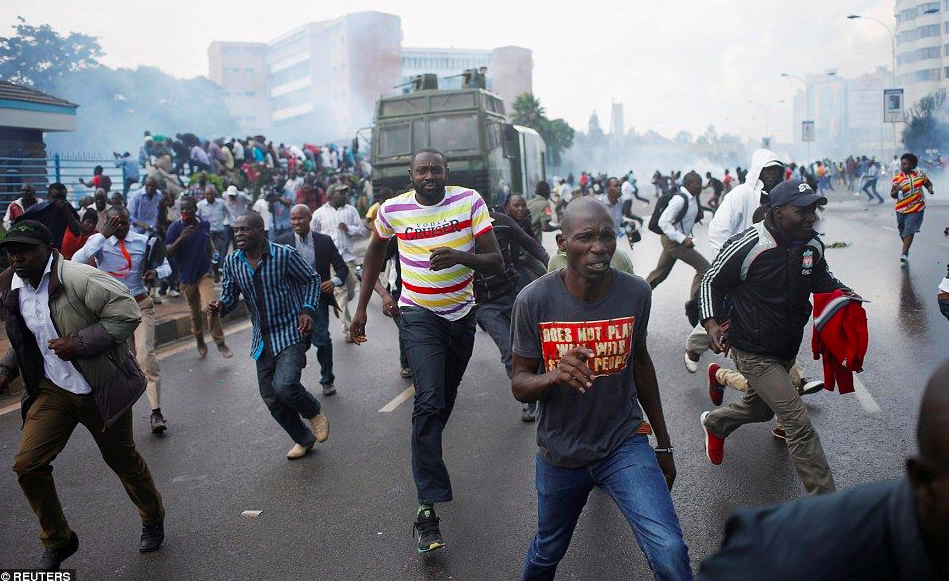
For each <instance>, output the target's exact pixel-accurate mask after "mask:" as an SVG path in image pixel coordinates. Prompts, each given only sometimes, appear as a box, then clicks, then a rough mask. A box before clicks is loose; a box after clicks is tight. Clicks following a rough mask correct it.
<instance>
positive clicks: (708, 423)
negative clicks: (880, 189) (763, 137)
mask: <svg viewBox="0 0 949 581" xmlns="http://www.w3.org/2000/svg"><path fill="white" fill-rule="evenodd" d="M826 203H827V199H826V198H824V197H823V196H821V195H819V194H815V193H814V190H812V189H811V187H810V186H809V185H808V184H807V183H805V182H802V181H800V180H787V181H785V182H782V183H780V184H778V185H777V186H775V187H774V188H773V189H772V190H771V192H770V196H769V201H768V208H769V209H768V214H767V216H766V217H765V219H764V221H762V222H760V223H758V224H756V225H755V226H753V227H751V228H749V229H747V230H745V231H744V232H742V233H741V234H739V235H737V236H734V237H733V238H731V239H730V240H729V241H728V242H727V243H726V244H725V246H724V247H723V248H722V251H721V252H720V253H719V254H718V257H717V258H716V259H715V262H714V263H713V264H712V266H711V267H710V268H709V270H708V272H707V273H706V275H705V277H704V278H703V279H702V286H701V289H700V293H699V305H700V309H701V320H702V324H703V325H704V326H705V329H706V331H707V332H708V336H709V341H710V342H711V345H712V350H713V351H715V352H716V353H727V352H728V351H729V350H731V352H732V359H734V360H735V365H736V366H737V368H738V371H739V372H740V373H741V374H742V375H744V376H745V378H746V379H747V380H748V390H747V391H746V392H745V394H744V395H743V396H742V398H741V400H740V401H738V402H736V403H733V404H731V405H729V406H728V407H723V408H718V409H716V410H715V411H712V412H705V413H703V414H702V417H701V424H702V428H703V429H704V430H705V449H706V454H707V455H708V458H709V461H711V462H712V463H713V464H721V462H722V459H723V456H724V444H725V438H726V437H728V435H729V434H730V433H731V432H733V431H735V430H736V429H738V428H739V427H741V426H742V425H743V424H747V423H752V422H765V421H768V420H770V419H771V418H772V417H774V416H775V415H777V416H778V420H779V421H780V423H781V425H782V427H783V428H784V430H785V431H786V433H787V446H788V453H789V455H790V457H791V463H792V464H793V465H794V468H795V469H796V470H797V473H798V476H799V477H800V478H801V481H802V482H803V483H804V487H805V488H806V489H807V492H808V494H819V493H826V492H833V491H834V490H836V487H835V485H834V478H833V475H832V474H831V471H830V466H828V464H827V458H826V457H825V456H824V449H823V447H822V446H821V443H820V437H818V435H817V432H816V431H815V430H814V427H813V425H811V420H810V418H809V417H808V414H807V409H806V408H805V407H804V402H803V401H802V400H801V396H800V395H799V393H798V391H797V389H796V388H795V387H794V385H793V384H792V382H791V378H790V376H789V375H788V372H789V371H790V369H791V366H792V365H793V364H794V359H795V357H796V355H797V352H798V349H799V348H800V345H801V338H802V337H803V334H804V326H805V325H806V324H807V322H808V320H809V319H810V313H811V304H810V302H809V298H810V295H811V293H826V292H831V291H834V290H837V289H843V290H845V291H847V292H848V293H852V291H850V289H848V288H847V287H846V286H844V285H843V284H842V283H841V282H840V281H838V280H837V279H836V278H834V276H833V275H832V274H831V272H830V270H829V269H828V267H827V261H826V260H825V259H824V245H823V243H822V242H821V241H820V238H818V237H817V235H816V233H815V231H814V223H815V222H816V221H817V214H816V212H817V206H818V205H821V204H826ZM726 299H727V300H728V304H729V307H728V309H727V310H726V307H725V301H726ZM726 319H728V321H729V327H728V334H727V337H726V334H725V331H724V330H723V328H722V324H723V323H724V322H725V321H726Z"/></svg>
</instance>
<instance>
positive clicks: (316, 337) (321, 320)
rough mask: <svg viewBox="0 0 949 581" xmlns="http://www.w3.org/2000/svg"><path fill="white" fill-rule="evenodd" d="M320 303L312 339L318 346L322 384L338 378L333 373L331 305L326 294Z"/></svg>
mask: <svg viewBox="0 0 949 581" xmlns="http://www.w3.org/2000/svg"><path fill="white" fill-rule="evenodd" d="M320 303H321V304H320V307H319V308H318V309H316V313H315V316H314V317H313V334H312V335H310V341H311V342H312V343H313V346H314V347H316V360H317V361H318V362H319V363H320V385H329V384H331V383H333V381H335V380H336V376H335V375H333V340H332V339H330V306H329V304H328V303H327V302H326V296H325V295H324V296H321V297H320Z"/></svg>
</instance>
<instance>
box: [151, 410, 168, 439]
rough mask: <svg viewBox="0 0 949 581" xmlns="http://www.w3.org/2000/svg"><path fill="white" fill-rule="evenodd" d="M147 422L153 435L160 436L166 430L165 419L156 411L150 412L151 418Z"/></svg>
mask: <svg viewBox="0 0 949 581" xmlns="http://www.w3.org/2000/svg"><path fill="white" fill-rule="evenodd" d="M149 420H150V423H151V426H152V433H153V434H160V433H162V432H164V431H165V430H167V429H168V424H167V423H166V422H165V418H164V417H163V416H162V415H161V412H160V411H158V410H152V417H151V418H149Z"/></svg>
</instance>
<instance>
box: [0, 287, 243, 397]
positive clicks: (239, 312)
mask: <svg viewBox="0 0 949 581" xmlns="http://www.w3.org/2000/svg"><path fill="white" fill-rule="evenodd" d="M246 318H247V306H246V305H245V304H244V302H243V301H241V302H240V304H238V306H237V308H236V309H234V311H232V312H231V313H230V314H228V315H227V316H226V317H224V320H223V321H222V323H223V324H224V329H225V331H226V330H227V328H228V327H229V326H232V325H233V324H234V323H236V322H238V321H242V320H244V319H246ZM205 334H207V329H205ZM192 337H193V335H192V334H191V315H190V314H187V313H186V314H182V315H178V316H176V317H172V318H170V319H166V320H164V321H160V322H159V323H157V324H156V325H155V349H156V350H157V349H159V348H160V347H163V346H165V345H168V344H169V343H174V342H175V341H178V340H180V339H192ZM192 340H193V339H192ZM22 395H23V382H22V381H21V380H20V378H19V377H17V378H16V379H15V380H13V382H12V383H11V384H10V390H9V391H8V392H6V393H4V394H3V395H0V408H4V407H6V406H8V405H12V404H15V403H18V402H19V401H20V398H21V397H22Z"/></svg>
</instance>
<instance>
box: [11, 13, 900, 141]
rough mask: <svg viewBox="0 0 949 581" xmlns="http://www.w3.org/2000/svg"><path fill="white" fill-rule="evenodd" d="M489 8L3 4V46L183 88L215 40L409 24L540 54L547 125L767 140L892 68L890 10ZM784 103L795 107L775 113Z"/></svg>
mask: <svg viewBox="0 0 949 581" xmlns="http://www.w3.org/2000/svg"><path fill="white" fill-rule="evenodd" d="M544 4H546V6H547V7H546V8H545V10H543V11H538V9H537V6H538V5H540V3H539V2H512V1H511V0H480V1H477V2H464V3H461V2H440V3H438V2H421V1H414V0H413V1H409V0H388V1H385V2H383V1H371V0H347V1H346V2H339V1H333V0H310V1H306V2H278V3H269V4H268V3H264V4H260V3H258V2H244V1H242V0H232V1H226V2H222V1H218V0H214V1H210V0H201V1H195V0H187V1H186V0H158V1H155V0H152V1H147V2H146V1H141V0H126V1H125V2H121V3H119V2H114V1H107V0H79V1H77V0H68V1H66V0H29V1H24V0H12V1H11V0H5V1H3V2H2V3H0V25H2V26H3V28H2V29H0V35H2V36H7V35H8V34H11V33H12V30H11V29H10V28H9V26H11V25H12V24H13V23H14V21H15V17H16V16H18V15H19V16H23V17H24V18H26V19H27V21H29V22H30V23H34V24H40V23H48V24H51V25H52V26H53V27H54V28H56V29H57V30H59V31H60V32H66V31H77V32H85V33H87V34H91V35H94V36H97V37H99V40H100V42H101V44H102V46H103V48H104V49H105V51H106V53H107V54H106V57H105V58H104V59H103V62H104V63H105V64H107V65H109V66H112V67H135V66H138V65H151V66H157V67H159V68H160V69H162V70H163V71H165V72H167V73H170V74H173V75H176V76H181V77H192V76H197V75H207V67H208V62H207V61H208V59H207V47H208V44H209V43H210V42H211V41H212V40H241V41H261V42H265V41H268V40H271V39H273V38H274V37H276V36H278V35H280V34H282V33H284V32H286V31H288V30H290V29H292V28H294V27H296V26H298V25H299V24H301V23H304V22H309V21H315V20H325V19H328V18H335V17H337V16H340V15H342V14H344V13H346V12H358V11H362V10H379V11H383V12H389V13H396V14H398V15H399V16H400V17H401V19H402V34H403V39H402V43H403V46H433V47H444V46H454V47H459V48H493V47H495V46H503V45H519V46H524V47H527V48H529V49H531V50H532V51H533V55H534V79H533V81H534V93H535V94H536V95H537V96H538V97H539V98H540V99H541V102H542V103H543V104H544V105H545V106H546V108H547V112H548V115H549V116H552V117H563V118H565V119H566V120H567V121H568V122H569V123H570V124H571V125H573V126H574V127H577V128H583V129H585V128H586V126H587V121H588V119H589V117H590V114H591V113H592V112H593V111H594V110H595V111H596V112H597V113H598V114H599V116H600V121H601V124H602V125H603V127H604V128H607V127H609V110H610V103H611V101H614V100H615V101H617V102H622V103H623V104H624V107H625V116H626V126H627V128H630V127H635V128H636V130H637V131H640V132H642V131H644V130H646V129H653V130H656V131H658V132H660V133H662V134H664V135H667V136H672V135H674V134H675V133H676V132H678V131H679V130H682V129H684V130H687V131H690V132H692V133H701V132H703V131H704V130H705V128H706V127H707V126H708V125H709V124H714V125H715V126H716V127H717V129H718V131H719V132H720V133H721V132H724V131H726V130H727V131H730V132H733V133H739V134H740V135H742V136H745V137H754V138H759V137H760V136H761V134H762V132H763V125H764V120H763V118H762V107H760V106H755V105H749V104H748V101H749V100H754V101H760V102H768V103H770V105H768V109H769V122H770V125H771V132H772V133H774V134H775V135H776V136H777V137H778V139H781V140H785V139H789V138H790V135H791V109H790V100H791V98H792V97H793V94H794V92H795V91H796V90H798V88H799V87H800V86H801V83H800V82H798V81H794V80H793V79H786V78H781V77H780V76H779V75H780V73H781V72H789V73H791V74H796V75H800V76H803V75H804V74H806V73H819V72H822V71H824V70H827V69H837V70H838V71H839V74H840V75H842V76H855V75H859V74H862V73H866V72H871V71H873V70H874V68H875V67H876V66H879V65H884V64H886V65H889V63H890V56H891V51H890V39H889V36H888V35H887V33H886V31H884V30H883V27H881V26H880V25H879V24H877V23H875V22H872V21H869V20H855V21H853V20H847V19H846V15H847V14H851V13H860V14H866V15H870V16H875V17H877V18H880V19H881V20H884V21H885V22H887V23H888V24H890V25H891V26H892V23H893V6H894V2H893V0H836V1H834V2H827V1H826V0H795V1H793V2H790V1H775V0H770V1H761V0H745V1H739V0H633V1H629V0H627V1H623V2H619V1H617V2H614V1H606V0H586V1H584V2H578V3H571V4H568V3H566V2H548V3H544ZM780 100H785V103H783V104H779V103H777V102H778V101H780Z"/></svg>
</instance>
